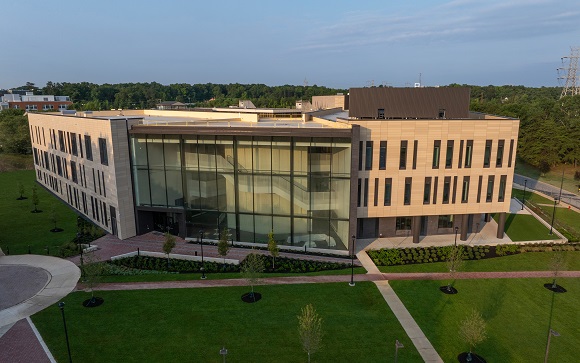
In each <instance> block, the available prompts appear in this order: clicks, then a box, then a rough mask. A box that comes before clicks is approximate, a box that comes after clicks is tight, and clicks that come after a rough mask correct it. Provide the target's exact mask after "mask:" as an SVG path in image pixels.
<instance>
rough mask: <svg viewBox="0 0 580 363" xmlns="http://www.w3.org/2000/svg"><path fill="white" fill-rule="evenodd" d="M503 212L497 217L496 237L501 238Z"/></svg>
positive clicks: (503, 221) (502, 233)
mask: <svg viewBox="0 0 580 363" xmlns="http://www.w3.org/2000/svg"><path fill="white" fill-rule="evenodd" d="M505 215H506V214H505V212H502V213H500V214H499V218H498V219H497V238H503V235H504V229H505Z"/></svg>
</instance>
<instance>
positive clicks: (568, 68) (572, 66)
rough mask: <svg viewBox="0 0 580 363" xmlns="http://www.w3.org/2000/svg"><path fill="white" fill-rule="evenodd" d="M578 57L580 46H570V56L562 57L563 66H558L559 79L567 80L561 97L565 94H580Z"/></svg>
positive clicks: (579, 55) (579, 56)
mask: <svg viewBox="0 0 580 363" xmlns="http://www.w3.org/2000/svg"><path fill="white" fill-rule="evenodd" d="M578 58H580V47H570V56H568V57H562V67H561V68H558V73H559V77H558V79H559V80H565V82H564V88H562V94H560V98H562V97H564V96H575V95H580V82H579V80H578V76H579V75H578ZM564 74H565V75H564Z"/></svg>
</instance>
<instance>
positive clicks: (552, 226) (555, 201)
mask: <svg viewBox="0 0 580 363" xmlns="http://www.w3.org/2000/svg"><path fill="white" fill-rule="evenodd" d="M557 203H558V198H554V210H553V211H552V224H551V225H550V234H552V230H553V229H554V217H555V216H556V204H557Z"/></svg>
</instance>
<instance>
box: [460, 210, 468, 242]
mask: <svg viewBox="0 0 580 363" xmlns="http://www.w3.org/2000/svg"><path fill="white" fill-rule="evenodd" d="M468 222H469V214H464V215H462V216H461V227H459V232H460V236H459V239H460V240H462V241H467V230H468V229H469V224H468Z"/></svg>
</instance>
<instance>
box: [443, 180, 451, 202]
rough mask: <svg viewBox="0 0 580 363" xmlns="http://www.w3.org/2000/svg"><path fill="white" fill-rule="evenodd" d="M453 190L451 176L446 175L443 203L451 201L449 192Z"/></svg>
mask: <svg viewBox="0 0 580 363" xmlns="http://www.w3.org/2000/svg"><path fill="white" fill-rule="evenodd" d="M450 192H451V177H450V176H446V177H445V179H444V180H443V204H448V203H449V193H450Z"/></svg>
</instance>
